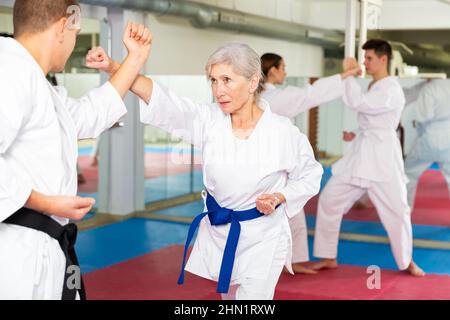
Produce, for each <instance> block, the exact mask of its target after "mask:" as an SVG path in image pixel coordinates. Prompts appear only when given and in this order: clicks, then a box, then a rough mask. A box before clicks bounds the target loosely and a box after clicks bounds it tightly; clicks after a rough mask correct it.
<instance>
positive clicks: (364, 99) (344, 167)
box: [313, 39, 424, 276]
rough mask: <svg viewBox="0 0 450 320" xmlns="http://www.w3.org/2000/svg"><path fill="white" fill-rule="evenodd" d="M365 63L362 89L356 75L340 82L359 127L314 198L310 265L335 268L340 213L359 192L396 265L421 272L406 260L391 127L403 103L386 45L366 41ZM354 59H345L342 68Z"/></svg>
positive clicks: (406, 212) (401, 183)
mask: <svg viewBox="0 0 450 320" xmlns="http://www.w3.org/2000/svg"><path fill="white" fill-rule="evenodd" d="M363 49H364V50H365V61H364V64H365V67H366V71H367V73H368V74H369V75H371V76H372V77H373V81H372V83H371V84H370V85H369V91H368V92H367V93H364V92H363V91H362V90H361V88H360V86H359V85H358V83H357V82H356V80H355V79H354V78H353V77H349V78H348V79H346V80H345V81H344V96H343V99H344V102H345V104H346V105H347V106H348V107H349V108H351V109H352V110H354V111H356V112H357V113H358V123H359V130H358V132H357V136H356V138H355V139H354V140H353V141H352V142H351V145H350V146H349V149H348V152H347V153H346V154H345V155H344V157H343V158H342V159H341V160H339V161H338V162H337V163H336V164H334V165H333V168H332V172H333V176H332V178H331V179H330V181H329V182H328V184H327V185H326V187H325V189H324V190H323V191H322V193H321V195H320V198H319V205H318V215H317V223H316V229H315V239H314V256H316V257H319V258H322V260H321V261H319V262H317V263H315V264H314V265H313V268H314V269H316V270H319V269H322V268H336V267H337V260H336V258H337V247H338V240H339V229H340V224H341V221H342V216H343V215H344V214H345V213H346V212H347V211H348V210H349V209H350V208H351V206H352V205H353V203H354V202H355V201H356V200H358V199H359V198H360V197H361V196H362V195H363V194H364V193H365V192H368V195H369V197H370V199H371V201H372V202H373V204H374V206H375V208H376V209H377V212H378V215H379V216H380V219H381V222H382V224H383V226H384V227H385V229H386V231H387V234H388V237H389V240H390V243H391V248H392V252H393V254H394V258H395V261H396V263H397V266H398V268H399V269H400V270H408V271H409V272H410V273H411V274H412V275H415V276H423V275H424V272H423V271H422V270H421V269H420V268H419V267H418V266H417V265H416V264H415V263H414V262H413V259H412V248H413V247H412V226H411V211H410V208H409V206H408V203H407V195H406V181H407V179H406V175H405V172H404V167H403V159H402V151H401V146H400V141H399V139H398V138H397V134H396V129H397V127H398V124H399V122H400V116H401V113H402V109H403V107H404V104H405V97H404V94H403V91H402V88H401V86H400V84H399V82H398V80H397V79H396V78H395V77H391V76H389V74H388V65H389V62H390V58H391V56H392V48H391V46H390V45H389V43H387V42H386V41H384V40H377V39H373V40H369V41H367V42H366V43H365V44H364V46H363ZM352 61H353V64H356V61H354V59H347V60H346V61H345V63H344V65H346V66H344V68H348V66H349V65H351V64H352V63H351V62H352Z"/></svg>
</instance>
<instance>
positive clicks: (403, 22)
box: [306, 0, 450, 30]
mask: <svg viewBox="0 0 450 320" xmlns="http://www.w3.org/2000/svg"><path fill="white" fill-rule="evenodd" d="M309 3H310V7H309V15H308V19H307V20H306V23H308V24H310V25H314V26H318V27H322V28H329V29H336V30H344V29H345V21H346V7H345V6H346V4H345V3H346V1H345V0H342V1H337V0H310V2H309ZM380 25H381V29H383V30H407V29H448V28H450V5H449V4H445V3H443V2H440V1H437V0H384V1H383V7H382V9H381V18H380Z"/></svg>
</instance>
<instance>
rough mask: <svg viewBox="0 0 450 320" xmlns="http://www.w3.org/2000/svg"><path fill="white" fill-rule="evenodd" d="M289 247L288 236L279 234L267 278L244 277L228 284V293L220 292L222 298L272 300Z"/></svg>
mask: <svg viewBox="0 0 450 320" xmlns="http://www.w3.org/2000/svg"><path fill="white" fill-rule="evenodd" d="M288 249H289V236H288V235H286V234H284V233H283V234H281V235H280V238H279V240H278V244H277V248H276V250H275V254H274V256H273V260H272V265H271V267H270V272H269V276H268V277H267V279H264V280H263V279H254V278H245V279H244V280H243V281H242V282H241V283H240V284H234V285H230V289H229V290H228V293H226V294H224V293H222V294H221V296H222V300H272V299H273V296H274V294H275V287H276V285H277V283H278V279H279V278H280V275H281V272H282V271H283V267H284V265H285V264H286V257H287V255H288Z"/></svg>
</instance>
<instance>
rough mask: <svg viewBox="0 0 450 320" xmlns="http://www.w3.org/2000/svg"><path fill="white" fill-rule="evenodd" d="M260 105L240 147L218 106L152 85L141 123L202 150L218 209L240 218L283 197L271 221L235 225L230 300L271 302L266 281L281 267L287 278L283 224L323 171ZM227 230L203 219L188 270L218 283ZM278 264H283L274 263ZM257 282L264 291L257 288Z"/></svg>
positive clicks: (287, 127)
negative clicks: (266, 198) (262, 199)
mask: <svg viewBox="0 0 450 320" xmlns="http://www.w3.org/2000/svg"><path fill="white" fill-rule="evenodd" d="M259 105H260V106H261V107H262V108H263V109H264V112H263V114H262V116H261V118H260V120H259V121H258V123H257V125H256V127H255V128H254V130H253V132H252V133H251V135H250V137H249V138H248V139H247V140H242V139H239V138H237V137H236V136H235V135H234V134H233V132H232V125H231V117H230V115H229V114H225V113H223V112H222V110H221V109H220V107H219V106H218V105H217V104H197V103H195V102H193V101H191V100H190V99H188V98H180V97H178V96H177V95H176V94H174V93H173V92H171V91H169V90H167V89H165V88H163V87H161V86H159V85H158V84H156V83H154V87H153V93H152V97H151V100H150V103H149V104H148V105H147V104H146V103H144V102H143V101H141V121H142V122H143V123H146V124H151V125H153V126H155V127H158V128H161V129H163V130H165V131H168V132H170V133H172V134H174V135H176V136H178V137H180V138H183V140H185V141H186V142H188V143H193V144H194V145H195V146H197V147H199V148H200V149H201V151H202V163H203V183H204V186H205V189H206V190H207V191H208V192H209V193H210V194H211V195H212V196H213V197H214V198H215V199H216V201H217V203H218V204H219V205H220V206H221V207H225V208H229V209H233V210H236V211H241V210H246V209H251V208H254V207H255V203H256V198H257V197H258V196H259V195H261V194H267V193H274V192H281V193H282V194H283V195H284V196H285V197H286V203H285V204H282V205H281V206H279V207H278V209H277V210H275V211H274V212H273V213H272V214H270V215H267V216H263V217H260V218H257V219H253V220H250V221H244V222H241V223H240V224H241V233H240V238H239V243H238V246H237V250H236V258H235V262H234V268H233V272H232V276H231V284H232V285H234V284H239V285H240V286H239V289H237V293H236V298H239V297H241V298H242V297H245V299H251V298H254V299H259V298H262V297H266V298H271V297H272V296H273V292H274V290H275V285H276V283H277V281H269V278H270V277H271V276H273V277H275V278H276V280H277V279H278V276H279V274H280V273H281V270H282V267H283V265H286V267H287V268H288V269H289V270H290V271H291V273H292V269H291V237H290V231H289V224H288V217H293V216H294V215H296V214H297V213H298V212H300V210H301V209H302V208H303V206H304V205H305V203H306V202H307V201H308V200H309V199H310V198H311V197H312V196H314V195H315V194H317V192H318V191H319V188H320V178H321V175H322V172H323V170H322V167H321V166H320V164H319V163H318V162H316V160H315V159H314V155H313V152H312V148H311V145H310V144H309V142H308V139H307V138H306V137H305V136H304V135H303V134H301V133H300V131H299V130H298V128H296V127H295V126H293V125H292V124H291V123H290V121H289V120H288V119H287V118H284V117H281V116H278V115H275V114H273V113H272V112H271V110H270V107H269V105H268V103H267V102H265V101H263V100H262V101H261V103H260V104H259ZM205 210H206V208H205ZM229 229H230V224H227V225H220V226H212V225H211V224H210V221H209V219H208V218H206V217H205V218H204V219H203V220H202V221H201V223H200V226H199V230H198V236H197V239H196V241H195V243H194V248H193V250H192V253H191V255H190V257H189V260H188V262H187V265H186V270H187V271H189V272H191V273H194V274H197V275H199V276H201V277H204V278H206V279H211V280H215V281H217V280H218V277H219V271H220V265H221V262H222V256H223V252H224V248H225V243H226V240H227V237H228V231H229ZM283 235H287V237H284V236H283ZM286 241H287V243H286ZM286 246H287V249H288V250H286V254H284V255H283V257H279V256H278V255H277V253H276V252H277V248H278V249H280V248H284V247H286ZM280 258H281V260H282V263H281V264H280V263H275V261H279V259H280ZM258 280H259V283H262V281H267V285H266V286H260V285H257V284H256V283H255V282H258ZM269 283H270V285H269ZM261 290H263V291H264V292H261ZM240 291H241V293H239V292H240ZM243 292H247V293H243Z"/></svg>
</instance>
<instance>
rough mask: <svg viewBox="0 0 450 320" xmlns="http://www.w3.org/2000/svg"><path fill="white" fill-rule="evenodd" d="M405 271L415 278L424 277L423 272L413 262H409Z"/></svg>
mask: <svg viewBox="0 0 450 320" xmlns="http://www.w3.org/2000/svg"><path fill="white" fill-rule="evenodd" d="M406 271H408V272H409V273H410V274H411V275H413V276H415V277H423V276H424V275H425V272H424V271H423V270H422V269H421V268H420V267H419V266H418V265H417V264H415V263H414V261H411V263H410V264H409V266H408V269H406Z"/></svg>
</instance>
